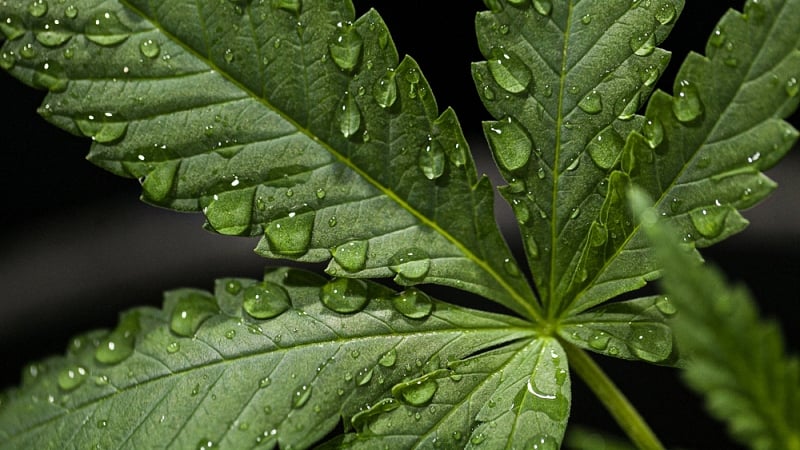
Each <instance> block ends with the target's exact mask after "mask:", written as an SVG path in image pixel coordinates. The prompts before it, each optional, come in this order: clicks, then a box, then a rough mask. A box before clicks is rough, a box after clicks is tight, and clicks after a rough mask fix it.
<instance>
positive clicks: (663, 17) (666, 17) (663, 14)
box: [655, 1, 676, 25]
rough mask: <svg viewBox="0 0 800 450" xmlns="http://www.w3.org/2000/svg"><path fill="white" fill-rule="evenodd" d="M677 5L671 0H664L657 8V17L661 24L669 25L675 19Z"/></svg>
mask: <svg viewBox="0 0 800 450" xmlns="http://www.w3.org/2000/svg"><path fill="white" fill-rule="evenodd" d="M675 16H676V11H675V5H673V4H672V2H671V1H663V2H661V4H660V5H659V6H658V7H657V8H656V13H655V17H656V20H658V22H659V23H660V24H661V25H667V24H669V23H670V22H672V21H673V20H675Z"/></svg>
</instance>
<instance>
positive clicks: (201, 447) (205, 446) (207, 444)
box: [197, 438, 216, 450]
mask: <svg viewBox="0 0 800 450" xmlns="http://www.w3.org/2000/svg"><path fill="white" fill-rule="evenodd" d="M215 445H216V444H215V443H214V441H212V440H211V439H206V438H203V439H200V442H198V443H197V450H212V449H213V448H214V446H215Z"/></svg>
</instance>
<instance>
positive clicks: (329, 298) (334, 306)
mask: <svg viewBox="0 0 800 450" xmlns="http://www.w3.org/2000/svg"><path fill="white" fill-rule="evenodd" d="M367 293H368V287H367V284H366V283H365V282H364V281H362V280H358V279H355V278H337V279H334V280H331V281H329V282H327V283H325V285H324V286H323V287H322V289H321V290H320V294H319V298H320V301H322V304H323V305H325V306H326V307H327V308H328V309H330V310H332V311H336V312H338V313H341V314H350V313H354V312H357V311H360V310H361V309H363V308H364V306H365V305H366V304H367V300H368V297H367Z"/></svg>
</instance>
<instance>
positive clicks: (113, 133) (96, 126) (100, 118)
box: [75, 113, 128, 144]
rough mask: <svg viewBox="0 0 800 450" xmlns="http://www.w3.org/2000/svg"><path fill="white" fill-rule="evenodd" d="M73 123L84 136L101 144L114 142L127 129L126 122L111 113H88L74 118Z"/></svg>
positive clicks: (120, 137)
mask: <svg viewBox="0 0 800 450" xmlns="http://www.w3.org/2000/svg"><path fill="white" fill-rule="evenodd" d="M75 124H76V125H77V126H78V129H79V130H80V131H81V133H83V135H84V136H86V137H90V138H92V140H94V141H95V142H99V143H101V144H110V143H113V142H116V141H118V140H119V139H122V137H123V136H124V135H125V133H126V132H127V131H128V122H127V121H126V120H125V119H124V118H122V117H120V115H119V114H113V113H99V114H89V115H86V116H84V117H83V118H79V119H75Z"/></svg>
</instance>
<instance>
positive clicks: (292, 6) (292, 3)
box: [272, 0, 302, 14]
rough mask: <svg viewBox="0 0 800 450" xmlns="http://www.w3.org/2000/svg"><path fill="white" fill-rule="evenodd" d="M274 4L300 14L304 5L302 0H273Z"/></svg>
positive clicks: (276, 6)
mask: <svg viewBox="0 0 800 450" xmlns="http://www.w3.org/2000/svg"><path fill="white" fill-rule="evenodd" d="M272 6H274V7H275V8H278V9H282V10H284V11H289V12H291V13H295V14H299V13H300V7H301V6H302V4H301V2H300V0H273V1H272Z"/></svg>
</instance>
